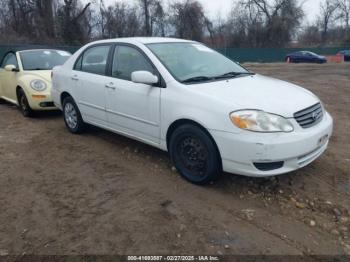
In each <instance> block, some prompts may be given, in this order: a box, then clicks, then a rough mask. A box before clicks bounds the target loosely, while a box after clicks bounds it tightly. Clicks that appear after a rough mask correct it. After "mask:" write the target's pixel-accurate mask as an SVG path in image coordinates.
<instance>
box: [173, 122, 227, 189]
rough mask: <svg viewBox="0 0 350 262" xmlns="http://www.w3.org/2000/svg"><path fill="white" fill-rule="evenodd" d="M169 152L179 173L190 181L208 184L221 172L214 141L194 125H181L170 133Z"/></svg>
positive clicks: (218, 155) (219, 158)
mask: <svg viewBox="0 0 350 262" xmlns="http://www.w3.org/2000/svg"><path fill="white" fill-rule="evenodd" d="M169 153H170V157H171V160H172V162H173V164H174V166H175V167H176V169H177V170H178V171H179V173H180V175H181V176H182V177H183V178H185V179H186V180H187V181H189V182H191V183H194V184H197V185H204V184H208V183H209V182H211V181H215V180H217V179H218V178H219V177H220V175H221V173H222V164H221V157H220V154H219V152H218V149H217V147H216V144H215V142H214V141H213V139H212V138H211V137H210V136H209V134H207V133H206V132H205V131H204V130H202V129H201V128H199V127H197V126H195V125H191V124H186V125H182V126H180V127H178V128H177V129H176V130H175V131H174V132H173V133H172V135H171V137H170V141H169Z"/></svg>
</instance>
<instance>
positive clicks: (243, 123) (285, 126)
mask: <svg viewBox="0 0 350 262" xmlns="http://www.w3.org/2000/svg"><path fill="white" fill-rule="evenodd" d="M230 119H231V121H232V123H233V124H234V125H235V126H237V127H238V128H241V129H245V130H249V131H254V132H265V133H273V132H286V133H287V132H292V131H293V130H294V128H293V125H292V124H291V122H290V121H289V120H288V119H286V118H284V117H282V116H279V115H275V114H270V113H266V112H264V111H258V110H242V111H236V112H232V113H231V114H230Z"/></svg>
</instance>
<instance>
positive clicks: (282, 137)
mask: <svg viewBox="0 0 350 262" xmlns="http://www.w3.org/2000/svg"><path fill="white" fill-rule="evenodd" d="M291 121H292V122H293V125H294V127H295V130H294V132H292V133H255V132H249V131H244V130H242V131H241V132H240V133H238V134H235V133H230V132H222V131H217V130H210V133H211V135H212V136H213V138H214V140H215V141H216V143H217V146H218V148H219V151H220V154H221V158H222V165H223V170H224V171H225V172H229V173H233V174H238V175H245V176H252V177H268V176H275V175H280V174H284V173H288V172H291V171H294V170H297V169H299V168H302V167H304V166H306V165H308V164H310V163H311V162H313V161H314V160H316V159H317V158H318V157H319V156H321V155H322V153H323V152H324V151H325V150H326V149H327V146H328V143H329V138H330V137H331V135H332V132H333V119H332V117H331V116H330V115H329V114H328V113H325V115H324V118H323V120H322V121H321V122H320V123H319V124H317V125H316V126H313V127H311V128H308V129H303V128H301V127H300V126H299V124H298V123H297V122H296V121H295V120H294V119H291ZM281 162H283V165H282V167H280V166H277V168H276V169H272V170H266V171H262V170H259V169H258V168H257V167H256V165H254V163H259V164H264V163H281ZM275 166H276V165H275Z"/></svg>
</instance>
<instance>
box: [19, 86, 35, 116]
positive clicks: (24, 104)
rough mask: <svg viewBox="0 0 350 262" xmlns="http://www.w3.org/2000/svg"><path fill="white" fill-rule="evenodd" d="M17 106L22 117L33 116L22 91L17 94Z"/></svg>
mask: <svg viewBox="0 0 350 262" xmlns="http://www.w3.org/2000/svg"><path fill="white" fill-rule="evenodd" d="M17 99H18V106H19V109H20V110H21V112H22V115H23V116H24V117H31V116H33V110H32V109H31V107H30V105H29V103H28V99H27V96H26V94H25V93H24V91H23V90H22V89H19V90H18V92H17Z"/></svg>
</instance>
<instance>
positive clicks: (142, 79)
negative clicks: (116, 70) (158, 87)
mask: <svg viewBox="0 0 350 262" xmlns="http://www.w3.org/2000/svg"><path fill="white" fill-rule="evenodd" d="M131 81H133V82H134V83H139V84H146V85H154V84H157V83H158V82H159V79H158V77H157V76H155V75H153V74H152V73H151V72H148V71H135V72H133V73H132V74H131Z"/></svg>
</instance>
